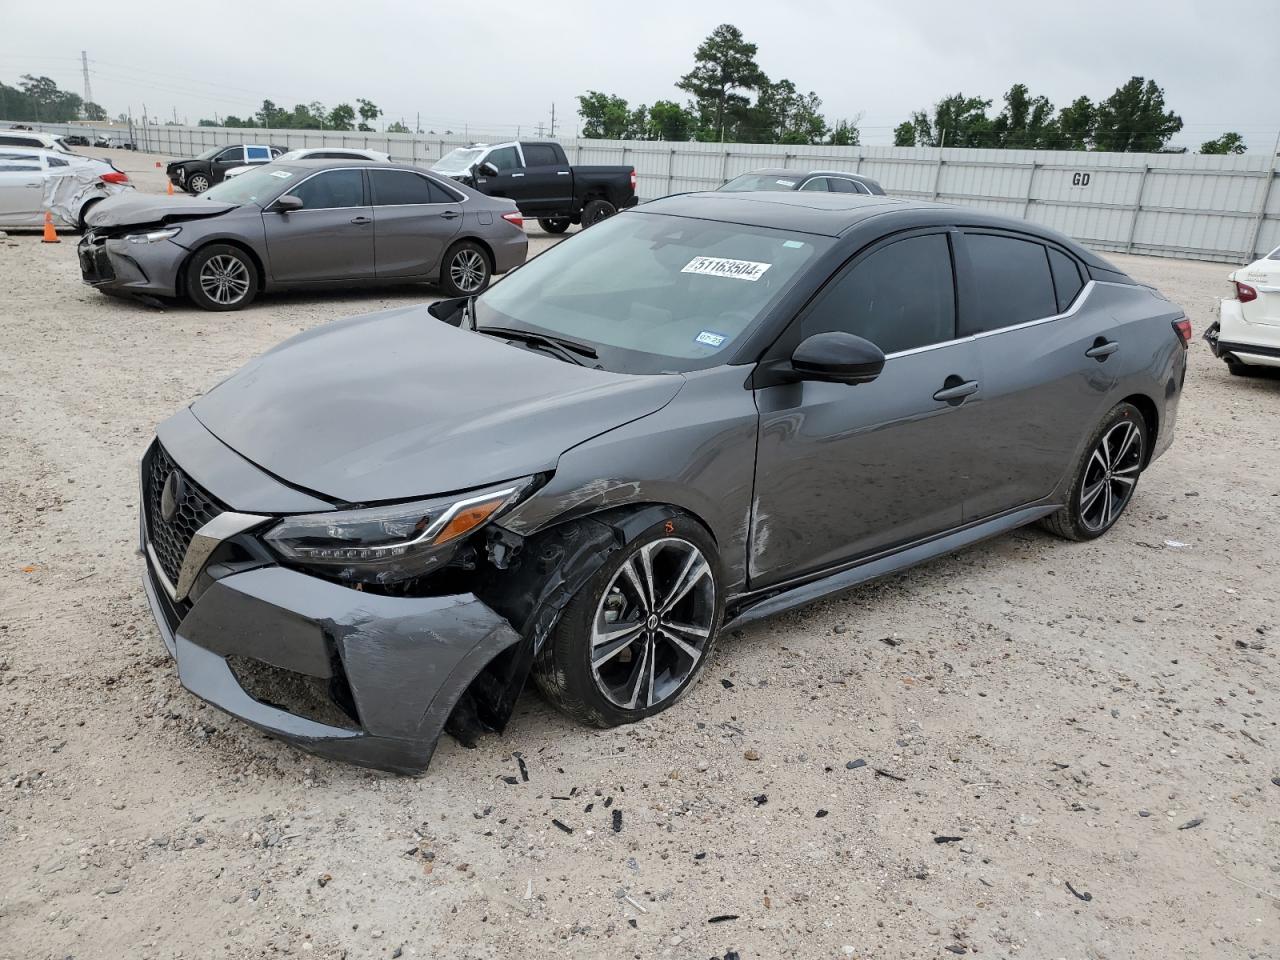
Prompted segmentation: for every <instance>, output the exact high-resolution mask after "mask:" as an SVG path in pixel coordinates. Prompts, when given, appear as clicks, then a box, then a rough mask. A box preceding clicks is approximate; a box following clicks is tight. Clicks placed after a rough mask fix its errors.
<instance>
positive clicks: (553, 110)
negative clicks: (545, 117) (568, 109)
mask: <svg viewBox="0 0 1280 960" xmlns="http://www.w3.org/2000/svg"><path fill="white" fill-rule="evenodd" d="M555 138H556V105H555V104H554V103H553V104H552V105H551V139H552V140H554V139H555Z"/></svg>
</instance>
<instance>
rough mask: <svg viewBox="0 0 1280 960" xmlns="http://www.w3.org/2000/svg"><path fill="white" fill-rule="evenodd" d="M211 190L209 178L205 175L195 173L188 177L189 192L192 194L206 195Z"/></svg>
mask: <svg viewBox="0 0 1280 960" xmlns="http://www.w3.org/2000/svg"><path fill="white" fill-rule="evenodd" d="M208 189H209V178H208V177H207V176H206V175H205V174H203V173H193V174H191V176H189V177H187V190H188V191H189V192H191V193H204V192H205V191H206V190H208Z"/></svg>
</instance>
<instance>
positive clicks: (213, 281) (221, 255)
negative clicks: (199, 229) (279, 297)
mask: <svg viewBox="0 0 1280 960" xmlns="http://www.w3.org/2000/svg"><path fill="white" fill-rule="evenodd" d="M186 281H187V295H188V296H190V297H191V300H192V302H194V303H195V305H196V306H197V307H200V308H202V309H204V310H240V309H241V308H243V307H247V306H248V305H249V304H250V303H252V302H253V298H254V297H255V296H257V295H258V271H257V268H256V267H254V265H253V261H252V260H250V259H249V255H248V254H247V253H245V252H244V251H243V250H241V249H240V248H239V247H232V246H229V245H228V244H224V243H215V244H211V245H210V246H207V247H205V248H204V249H203V250H200V251H198V252H197V253H196V255H195V256H194V257H192V258H191V262H190V263H188V264H187V276H186Z"/></svg>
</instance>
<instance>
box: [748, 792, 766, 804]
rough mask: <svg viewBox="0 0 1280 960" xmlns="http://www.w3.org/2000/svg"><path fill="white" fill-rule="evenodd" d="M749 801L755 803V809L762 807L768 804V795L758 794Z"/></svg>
mask: <svg viewBox="0 0 1280 960" xmlns="http://www.w3.org/2000/svg"><path fill="white" fill-rule="evenodd" d="M751 799H752V800H754V801H755V802H756V806H757V807H763V806H764V805H765V804H766V803H768V802H769V795H768V794H767V793H758V794H756V795H755V796H754V797H752V798H751Z"/></svg>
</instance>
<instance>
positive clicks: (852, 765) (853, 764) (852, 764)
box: [844, 757, 867, 770]
mask: <svg viewBox="0 0 1280 960" xmlns="http://www.w3.org/2000/svg"><path fill="white" fill-rule="evenodd" d="M866 765H867V761H865V760H863V759H862V758H861V757H859V758H858V759H857V760H850V761H849V762H848V763H846V764H845V765H844V768H845V769H846V770H857V769H858V768H859V767H865V766H866Z"/></svg>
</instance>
